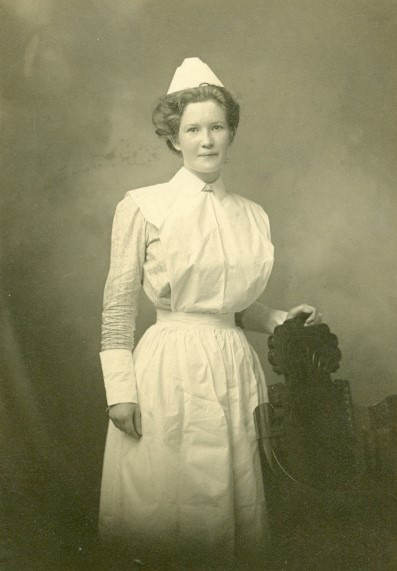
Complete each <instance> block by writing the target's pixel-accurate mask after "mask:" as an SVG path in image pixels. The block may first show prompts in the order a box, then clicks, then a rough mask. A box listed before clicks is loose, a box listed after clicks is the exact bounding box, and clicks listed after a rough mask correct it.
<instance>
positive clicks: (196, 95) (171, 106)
mask: <svg viewBox="0 0 397 571" xmlns="http://www.w3.org/2000/svg"><path fill="white" fill-rule="evenodd" d="M204 101H215V103H218V104H219V105H221V107H223V108H224V110H225V115H226V122H227V124H228V127H229V129H230V132H231V140H232V141H233V139H234V136H235V134H236V131H237V127H238V124H239V120H240V105H239V104H238V103H237V101H236V100H235V99H234V97H233V96H232V95H231V93H230V92H229V91H228V90H227V89H226V88H225V87H220V86H218V85H211V84H207V83H205V84H202V85H200V86H199V87H192V88H191V89H183V90H182V91H177V92H176V93H170V94H169V95H164V96H163V97H160V99H159V100H158V103H157V104H156V106H155V108H154V109H153V114H152V121H153V125H154V127H155V132H156V134H157V135H158V136H159V137H160V138H161V139H164V140H165V141H166V143H167V146H168V148H169V149H171V151H172V152H173V153H176V154H178V155H181V152H180V151H178V150H177V149H176V148H175V147H174V145H173V144H172V139H175V138H176V137H177V135H178V132H179V126H180V123H181V118H182V115H183V112H184V111H185V109H186V107H187V106H188V105H189V103H201V102H204Z"/></svg>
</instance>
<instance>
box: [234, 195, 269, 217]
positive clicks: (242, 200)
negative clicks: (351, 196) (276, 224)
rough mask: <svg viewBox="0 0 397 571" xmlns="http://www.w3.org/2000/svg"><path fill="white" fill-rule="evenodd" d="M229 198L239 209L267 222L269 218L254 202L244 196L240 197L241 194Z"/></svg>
mask: <svg viewBox="0 0 397 571" xmlns="http://www.w3.org/2000/svg"><path fill="white" fill-rule="evenodd" d="M230 197H231V199H232V200H233V201H234V202H235V204H236V205H238V206H240V207H241V208H245V209H246V210H249V211H251V212H252V213H253V214H254V215H256V216H259V217H261V218H264V219H266V220H267V221H269V217H268V215H267V213H266V212H265V210H264V208H263V207H262V206H261V205H260V204H258V203H257V202H255V201H254V200H250V199H249V198H246V197H245V196H241V194H234V193H233V194H230Z"/></svg>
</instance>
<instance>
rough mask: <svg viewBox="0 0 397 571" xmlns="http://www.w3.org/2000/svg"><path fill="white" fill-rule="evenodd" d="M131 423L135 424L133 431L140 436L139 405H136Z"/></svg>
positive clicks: (140, 419)
mask: <svg viewBox="0 0 397 571" xmlns="http://www.w3.org/2000/svg"><path fill="white" fill-rule="evenodd" d="M132 421H133V424H134V426H135V431H136V433H137V434H138V436H139V437H141V436H142V418H141V408H140V406H139V405H137V406H136V408H135V411H134V416H133V419H132Z"/></svg>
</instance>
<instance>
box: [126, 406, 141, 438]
mask: <svg viewBox="0 0 397 571" xmlns="http://www.w3.org/2000/svg"><path fill="white" fill-rule="evenodd" d="M123 432H125V433H126V434H129V435H130V436H132V437H133V438H136V439H137V440H138V439H139V438H140V437H141V435H140V434H138V432H137V431H136V429H135V425H134V413H132V415H130V416H128V417H127V418H126V419H125V420H124V429H123Z"/></svg>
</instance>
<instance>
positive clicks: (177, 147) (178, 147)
mask: <svg viewBox="0 0 397 571" xmlns="http://www.w3.org/2000/svg"><path fill="white" fill-rule="evenodd" d="M169 140H170V141H171V143H172V145H173V146H174V148H175V149H176V150H177V151H180V150H181V146H180V144H179V142H178V138H177V137H172V138H171V139H169Z"/></svg>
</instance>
